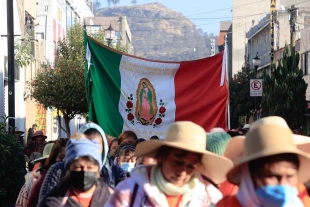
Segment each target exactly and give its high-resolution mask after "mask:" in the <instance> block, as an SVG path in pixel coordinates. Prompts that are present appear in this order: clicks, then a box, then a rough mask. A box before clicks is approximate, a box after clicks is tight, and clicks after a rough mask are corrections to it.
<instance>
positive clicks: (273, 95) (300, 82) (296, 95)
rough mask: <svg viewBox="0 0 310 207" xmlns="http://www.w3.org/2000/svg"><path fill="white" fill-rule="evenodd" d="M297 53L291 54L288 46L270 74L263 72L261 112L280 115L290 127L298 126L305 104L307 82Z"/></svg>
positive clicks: (273, 65) (272, 67) (300, 122)
mask: <svg viewBox="0 0 310 207" xmlns="http://www.w3.org/2000/svg"><path fill="white" fill-rule="evenodd" d="M298 64H299V54H298V53H296V54H293V55H291V51H290V49H289V47H288V46H285V51H284V54H283V58H282V60H280V61H279V63H278V66H277V67H276V65H275V64H272V66H271V76H269V75H268V74H266V72H265V74H264V85H263V92H264V94H263V102H262V107H263V112H264V115H265V116H281V117H282V118H284V119H285V120H286V122H287V123H288V125H289V127H290V128H291V129H296V128H298V127H300V126H301V125H302V123H303V121H304V112H305V108H306V106H307V102H306V90H307V83H306V82H305V81H304V79H303V72H302V70H300V69H299V68H298Z"/></svg>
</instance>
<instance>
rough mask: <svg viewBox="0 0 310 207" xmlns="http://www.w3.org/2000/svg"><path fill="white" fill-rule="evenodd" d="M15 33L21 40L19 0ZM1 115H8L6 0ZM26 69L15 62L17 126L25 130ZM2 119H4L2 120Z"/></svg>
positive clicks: (0, 9)
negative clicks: (24, 96)
mask: <svg viewBox="0 0 310 207" xmlns="http://www.w3.org/2000/svg"><path fill="white" fill-rule="evenodd" d="M13 3H14V11H13V13H14V35H15V41H17V42H18V41H21V40H20V39H21V35H22V31H21V28H23V27H21V23H22V22H21V21H20V20H21V18H20V16H19V12H18V11H19V9H20V8H19V9H18V6H17V1H16V0H14V1H13ZM27 12H28V13H29V15H33V13H31V11H27ZM0 19H1V21H0V35H1V36H0V48H1V50H0V83H1V84H2V87H0V88H1V90H0V100H1V101H0V116H4V115H8V78H7V74H8V68H7V54H8V47H7V37H6V35H7V6H6V1H4V0H2V1H0ZM24 74H25V70H24V68H20V67H19V66H18V65H16V64H15V126H16V127H18V128H19V129H20V130H21V131H24V130H25V107H24V99H23V93H24V89H25V84H24V83H25V75H24ZM0 121H2V120H0Z"/></svg>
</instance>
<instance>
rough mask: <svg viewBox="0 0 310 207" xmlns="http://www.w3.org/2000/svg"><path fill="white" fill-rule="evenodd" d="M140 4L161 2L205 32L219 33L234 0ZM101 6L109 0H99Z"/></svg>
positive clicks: (171, 0)
mask: <svg viewBox="0 0 310 207" xmlns="http://www.w3.org/2000/svg"><path fill="white" fill-rule="evenodd" d="M137 1H138V4H147V3H154V2H159V3H162V4H163V5H165V6H167V7H168V8H170V9H173V10H175V11H178V12H181V13H183V15H184V16H186V17H187V18H188V19H189V20H191V21H192V22H194V24H195V25H196V26H197V29H198V28H201V29H203V31H204V32H208V33H213V34H214V35H218V33H219V30H220V21H226V20H231V19H232V12H231V9H232V8H231V7H232V0H212V1H210V0H189V1H188V0H155V1H154V0H153V1H152V0H137ZM99 2H100V3H101V7H108V3H107V0H99ZM123 5H131V0H120V4H119V6H123Z"/></svg>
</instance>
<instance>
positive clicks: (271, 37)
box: [270, 0, 276, 63]
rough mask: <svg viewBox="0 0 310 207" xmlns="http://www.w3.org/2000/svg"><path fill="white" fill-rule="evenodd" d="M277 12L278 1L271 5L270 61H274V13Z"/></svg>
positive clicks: (274, 0)
mask: <svg viewBox="0 0 310 207" xmlns="http://www.w3.org/2000/svg"><path fill="white" fill-rule="evenodd" d="M275 11H276V0H271V4H270V61H271V63H272V62H273V59H274V12H275Z"/></svg>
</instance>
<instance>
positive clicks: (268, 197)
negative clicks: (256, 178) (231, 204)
mask: <svg viewBox="0 0 310 207" xmlns="http://www.w3.org/2000/svg"><path fill="white" fill-rule="evenodd" d="M297 194H298V191H297V189H296V188H295V187H293V186H289V185H275V186H272V185H266V186H263V187H259V188H258V189H257V190H256V195H257V197H258V199H259V200H260V201H261V202H262V204H263V205H264V206H272V207H273V206H275V207H283V206H286V205H288V204H290V205H292V204H294V201H295V198H297ZM292 206H293V205H292Z"/></svg>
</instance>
